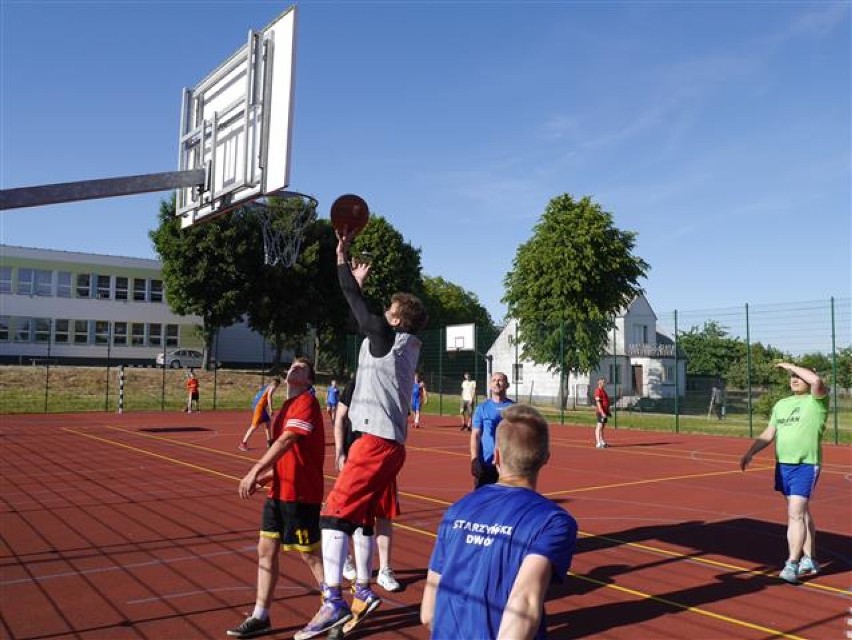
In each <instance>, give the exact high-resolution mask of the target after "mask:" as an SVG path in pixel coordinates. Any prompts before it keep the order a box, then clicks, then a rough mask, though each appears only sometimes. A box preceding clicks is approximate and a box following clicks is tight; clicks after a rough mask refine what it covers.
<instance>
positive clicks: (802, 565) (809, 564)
mask: <svg viewBox="0 0 852 640" xmlns="http://www.w3.org/2000/svg"><path fill="white" fill-rule="evenodd" d="M819 570H820V566H819V562H817V561H816V560H814V559H813V558H811V557H810V556H802V559H801V560H800V561H799V571H798V575H800V576H815V575H816V574H818V573H819Z"/></svg>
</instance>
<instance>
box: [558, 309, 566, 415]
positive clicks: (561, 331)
mask: <svg viewBox="0 0 852 640" xmlns="http://www.w3.org/2000/svg"><path fill="white" fill-rule="evenodd" d="M559 424H561V425H562V426H565V318H564V317H563V318H562V320H560V321H559Z"/></svg>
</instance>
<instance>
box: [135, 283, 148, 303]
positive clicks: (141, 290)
mask: <svg viewBox="0 0 852 640" xmlns="http://www.w3.org/2000/svg"><path fill="white" fill-rule="evenodd" d="M145 285H146V282H145V278H133V300H135V301H136V302H145V289H146V287H145Z"/></svg>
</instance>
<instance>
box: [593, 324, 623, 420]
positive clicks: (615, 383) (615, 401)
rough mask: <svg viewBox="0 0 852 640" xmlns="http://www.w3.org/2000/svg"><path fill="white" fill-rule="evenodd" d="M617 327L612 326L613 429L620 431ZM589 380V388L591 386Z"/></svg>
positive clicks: (619, 374)
mask: <svg viewBox="0 0 852 640" xmlns="http://www.w3.org/2000/svg"><path fill="white" fill-rule="evenodd" d="M616 331H617V329H616V327H615V325H612V378H613V380H612V385H613V386H612V395H613V398H612V399H613V403H612V428H613V429H618V381H619V379H620V378H621V373H620V372H619V369H618V338H617V337H616ZM591 382H592V381H591V380H589V386H591Z"/></svg>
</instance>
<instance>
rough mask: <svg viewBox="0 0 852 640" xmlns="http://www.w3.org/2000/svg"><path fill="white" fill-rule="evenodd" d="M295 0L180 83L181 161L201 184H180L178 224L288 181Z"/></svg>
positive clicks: (204, 217) (192, 221)
mask: <svg viewBox="0 0 852 640" xmlns="http://www.w3.org/2000/svg"><path fill="white" fill-rule="evenodd" d="M295 52H296V7H295V6H293V7H290V8H289V9H287V10H286V11H285V12H284V13H282V14H281V15H280V16H278V17H277V18H275V20H273V21H272V22H271V23H270V24H269V26H267V27H265V28H264V29H263V30H261V31H249V34H248V42H247V43H246V44H245V45H244V46H243V47H242V48H240V49H239V50H238V51H237V52H236V53H234V54H233V55H232V56H231V57H229V58H228V59H227V60H225V61H224V62H223V63H222V64H220V65H219V66H218V67H217V68H216V69H215V70H214V71H213V72H212V73H210V74H209V75H208V76H207V77H206V78H204V79H203V80H202V81H201V82H199V83H198V84H197V85H196V86H195V87H193V88H192V89H184V92H183V104H182V109H181V124H180V139H179V149H180V155H179V168H180V170H181V171H186V170H192V169H204V170H205V172H206V174H205V175H206V179H205V184H204V185H203V186H202V187H201V188H198V187H187V188H182V189H179V190H178V194H177V215H179V216H180V217H181V226H182V227H188V226H190V225H193V224H195V223H197V222H201V221H207V220H210V219H212V218H214V217H216V216H218V215H221V214H223V213H226V212H228V211H231V210H232V209H234V208H236V207H238V206H240V205H242V204H245V203H247V202H250V201H252V200H254V199H255V198H257V197H259V196H263V195H270V194H274V193H275V192H276V191H280V190H282V189H285V188H286V187H287V186H288V184H289V182H290V141H291V133H292V123H293V118H292V116H293V86H294V85H293V72H294V68H295Z"/></svg>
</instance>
